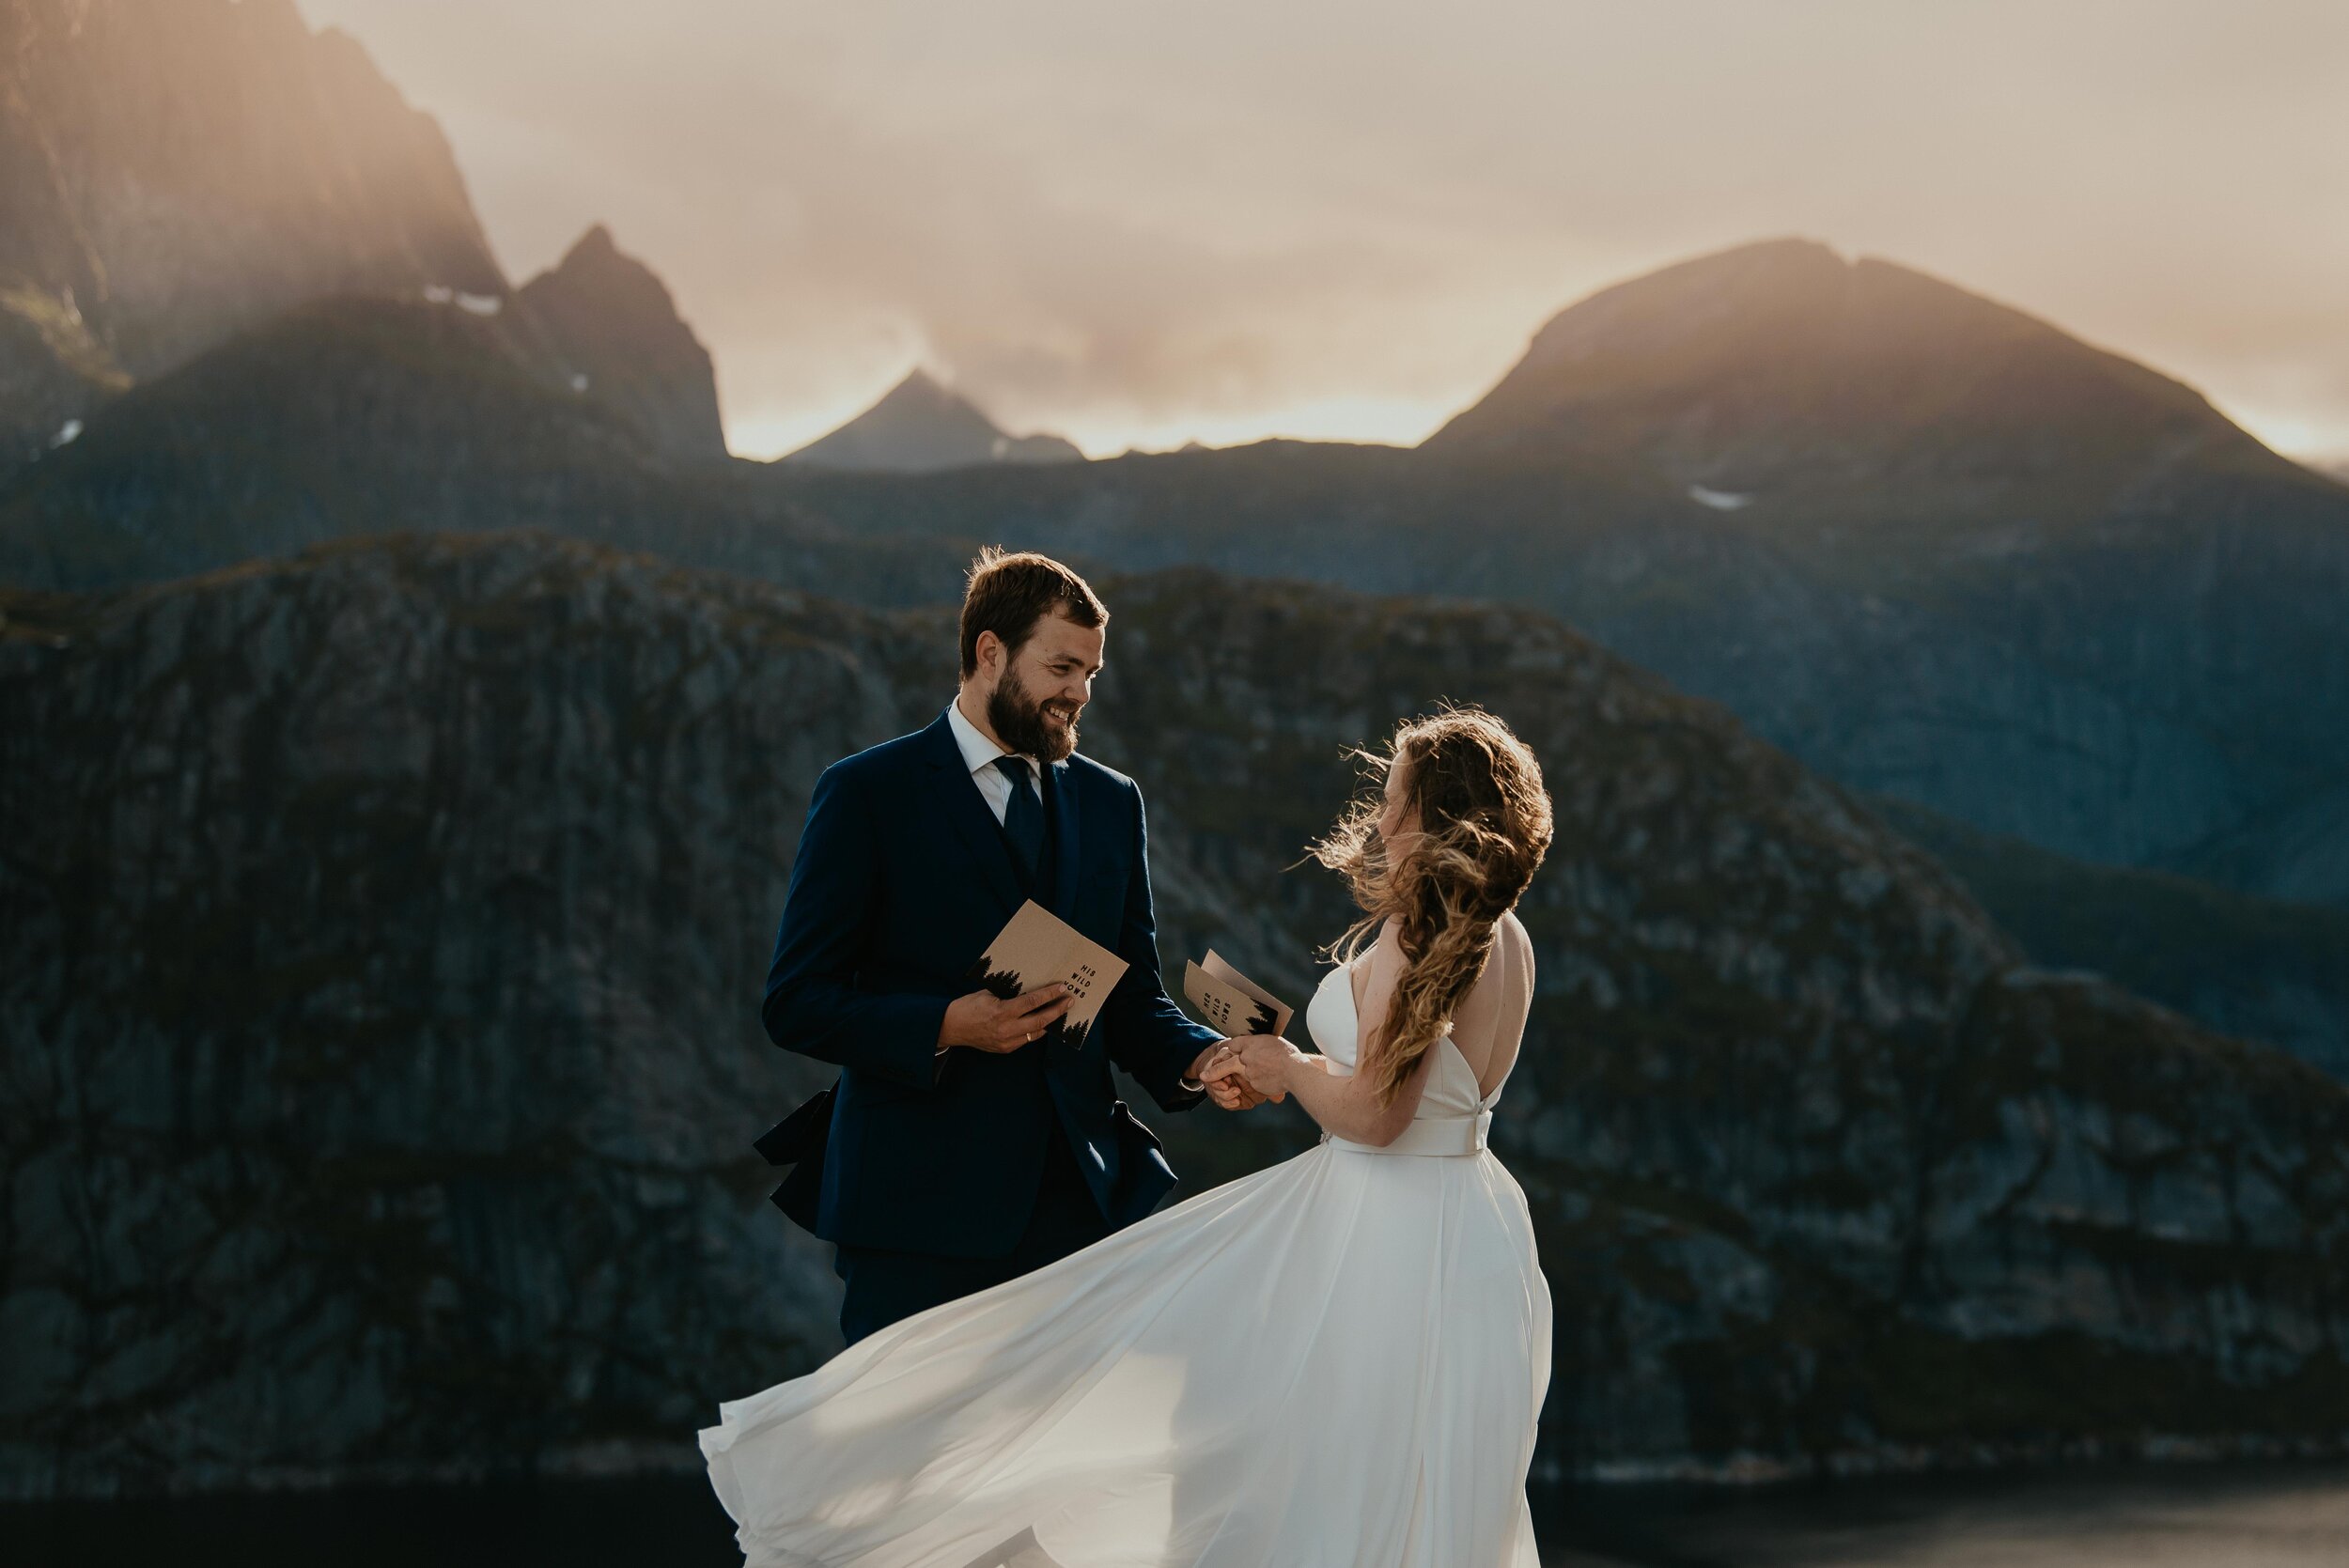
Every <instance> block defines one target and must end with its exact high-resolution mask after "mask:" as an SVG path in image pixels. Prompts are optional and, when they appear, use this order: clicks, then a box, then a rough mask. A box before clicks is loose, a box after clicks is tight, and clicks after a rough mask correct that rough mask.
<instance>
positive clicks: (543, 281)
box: [0, 0, 725, 480]
mask: <svg viewBox="0 0 2349 1568" xmlns="http://www.w3.org/2000/svg"><path fill="white" fill-rule="evenodd" d="M0 87H5V89H6V90H5V91H0V210H5V211H7V212H8V214H9V221H8V224H7V225H6V226H5V227H0V480H4V479H5V478H6V476H7V475H8V473H9V472H10V471H11V470H14V469H17V468H20V467H21V466H23V464H25V463H27V462H30V461H32V460H34V459H36V458H39V456H41V455H42V454H43V453H45V452H47V451H49V450H51V449H52V448H54V447H56V446H59V445H63V444H65V443H67V442H70V441H71V440H72V439H75V437H76V436H77V435H78V433H79V431H80V430H81V429H83V428H85V427H87V425H88V424H89V422H90V420H91V418H92V417H93V414H94V411H96V410H97V409H98V408H99V407H100V406H101V404H103V403H104V402H105V401H106V399H107V398H109V397H110V396H113V395H115V394H117V393H119V392H121V391H122V390H124V389H125V388H127V387H129V386H130V385H132V384H133V383H134V382H137V381H144V380H153V379H154V378H156V377H159V376H162V375H165V374H167V373H169V372H171V371H173V370H176V369H178V368H179V367H180V366H182V365H186V364H187V363H189V362H190V361H191V360H193V359H194V358H196V357H198V356H200V355H201V354H203V353H204V352H206V351H208V350H210V349H213V348H216V347H218V346H220V345H222V344H224V343H226V342H227V341H228V340H229V339H231V338H233V337H236V336H237V335H239V334H241V333H244V332H246V331H248V330H255V329H258V328H261V327H264V326H266V325H267V324H268V323H269V322H271V321H272V320H273V319H274V318H277V317H278V316H280V315H282V314H284V313H285V312H287V311H288V310H292V309H294V308H296V307H299V306H303V305H307V304H310V303H316V302H318V301H319V300H322V299H328V298H334V297H340V296H367V297H375V298H382V299H398V300H404V301H409V302H430V303H439V304H442V305H444V306H447V307H449V308H452V309H459V310H462V311H465V312H466V313H468V314H471V315H474V316H475V317H477V318H481V319H482V320H484V321H485V322H488V323H490V326H491V327H493V328H494V329H496V335H497V336H499V337H500V338H501V339H502V341H504V342H505V343H506V345H507V348H508V351H509V352H511V353H512V354H513V355H514V357H515V358H516V360H517V361H518V363H520V364H521V365H524V366H526V367H527V368H528V369H529V370H530V371H531V373H532V374H534V375H537V376H538V377H540V378H541V379H543V380H546V381H548V382H549V383H550V384H551V385H552V386H553V387H555V388H556V389H558V390H562V391H566V392H572V391H576V392H577V393H578V394H579V395H582V396H587V397H588V398H590V399H591V400H593V401H596V402H598V403H599V404H600V405H602V406H604V407H606V408H610V409H613V410H615V411H619V412H620V413H622V414H624V415H626V416H627V417H628V418H629V419H630V421H632V422H633V423H634V424H635V425H636V426H637V427H639V428H640V429H641V430H642V431H643V432H644V434H645V435H646V437H647V438H648V439H649V440H650V441H651V442H652V443H653V444H654V445H655V446H656V447H657V448H659V449H661V450H662V451H664V452H666V453H668V454H670V455H672V456H674V457H676V458H680V459H682V458H723V456H724V455H725V442H724V437H723V433H722V432H721V429H720V426H719V418H718V403H717V392H716V387H715V382H714V380H713V378H712V376H711V372H710V365H709V357H708V353H707V352H706V351H705V350H704V349H702V347H701V345H700V344H699V343H698V342H696V341H695V340H694V337H693V334H692V330H691V329H690V328H688V327H687V326H686V325H685V323H684V322H683V321H682V320H680V319H679V318H678V317H677V311H676V308H675V306H674V304H673V303H671V301H670V298H669V294H668V291H667V289H666V288H664V287H662V286H661V283H660V281H659V280H658V279H657V278H655V277H654V276H653V275H652V274H651V273H650V272H648V271H646V269H645V268H644V266H643V265H642V264H641V263H638V262H636V261H633V260H631V259H630V258H628V257H626V256H622V255H620V253H619V252H618V251H617V250H616V249H614V246H613V244H612V242H611V238H610V236H609V235H608V234H607V233H605V232H604V230H603V229H602V228H601V227H597V228H595V229H592V230H590V231H589V233H588V234H587V236H586V237H585V238H584V239H583V240H582V241H580V243H579V244H578V245H577V246H576V247H575V248H574V249H573V251H572V252H571V254H570V255H569V256H566V257H565V258H564V261H563V263H562V264H561V265H560V266H558V267H556V268H554V269H552V271H550V272H547V273H545V274H544V275H542V276H541V277H539V278H537V279H535V280H533V282H532V283H531V285H530V286H529V287H527V288H526V289H524V290H523V291H522V293H521V296H520V297H517V296H516V295H515V294H514V293H513V291H511V290H510V289H509V288H508V287H507V285H506V278H505V275H504V273H503V272H501V271H500V270H499V268H498V265H497V262H496V260H495V259H494V258H493V257H492V256H491V255H490V248H489V244H488V241H486V240H485V239H484V237H483V234H482V229H481V225H480V222H479V220H478V219H477V218H476V217H475V216H474V210H473V206H472V202H471V199H470V198H469V197H468V196H467V194H466V192H465V186H464V181H463V179H462V178H461V177H460V175H459V172H458V168H457V163H456V160H455V159H454V157H453V156H452V154H451V153H450V150H449V147H448V143H447V141H446V140H445V138H443V135H442V134H441V131H440V128H439V127H438V125H437V124H435V123H434V121H433V120H432V119H431V117H430V116H427V115H424V114H421V113H419V112H418V111H416V110H414V109H412V108H411V107H410V106H409V105H408V104H407V102H406V101H404V100H403V99H402V98H401V97H400V95H399V93H398V91H397V89H396V88H395V87H393V86H392V85H391V84H390V83H389V82H387V81H386V80H384V78H383V77H382V75H381V73H380V72H379V71H378V70H376V69H375V67H374V65H373V63H372V62H370V61H369V59H368V58H367V55H366V52H365V51H364V50H363V49H361V48H360V46H359V45H358V43H357V42H356V41H354V40H353V39H351V38H350V37H349V36H348V35H347V34H344V33H341V32H338V31H336V30H334V29H332V28H329V29H326V30H324V31H321V32H318V33H312V32H311V31H310V29H309V28H308V27H307V26H306V25H305V24H304V23H303V20H302V17H301V15H300V13H299V12H297V11H296V9H295V8H294V5H293V3H292V0H0Z"/></svg>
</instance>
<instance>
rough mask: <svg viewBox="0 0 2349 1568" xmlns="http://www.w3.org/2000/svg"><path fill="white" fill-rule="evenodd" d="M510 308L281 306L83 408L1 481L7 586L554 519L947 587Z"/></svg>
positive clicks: (948, 565)
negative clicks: (565, 368) (589, 364)
mask: <svg viewBox="0 0 2349 1568" xmlns="http://www.w3.org/2000/svg"><path fill="white" fill-rule="evenodd" d="M527 329H528V320H527V318H526V315H525V313H523V312H521V311H519V310H517V311H509V312H505V313H502V314H501V315H499V316H497V317H490V318H484V317H480V316H477V315H475V314H474V313H473V312H471V311H468V310H466V309H463V308H462V307H461V306H459V305H456V304H453V303H452V304H440V305H435V304H428V303H402V302H398V301H394V300H383V299H367V298H341V299H329V300H321V301H317V302H313V303H308V304H304V305H301V306H297V307H295V308H292V309H290V310H288V311H287V312H286V313H284V314H283V315H281V316H278V317H276V318H272V320H270V321H269V322H267V323H266V324H264V325H262V326H260V327H257V328H254V329H251V330H249V331H247V332H244V333H242V334H239V335H237V336H236V337H234V338H232V339H230V340H229V341H228V342H226V343H224V344H222V345H221V346H220V347H218V348H216V349H211V350H210V351H209V352H207V353H205V354H203V355H201V356H199V357H198V358H197V359H196V360H195V361H194V362H193V363H191V364H189V365H184V366H182V367H180V368H179V369H178V370H175V371H171V372H169V373H167V374H164V375H163V376H159V377H157V378H155V379H154V380H150V381H148V382H147V383H145V384H143V385H141V386H138V387H136V388H134V389H132V391H130V392H127V393H125V394H123V395H122V396H119V397H117V399H116V400H114V401H113V402H112V403H110V404H108V405H107V406H106V407H104V408H102V409H101V410H98V411H94V412H93V413H92V414H91V416H90V422H89V427H88V429H87V431H86V433H85V434H83V435H82V436H81V437H80V438H79V439H78V440H76V441H75V442H72V443H71V444H70V445H69V446H65V447H62V448H59V449H58V450H56V451H54V452H52V453H50V454H49V455H48V456H47V457H45V458H43V459H42V460H40V461H39V462H38V463H35V464H33V465H32V466H31V467H30V468H28V469H26V470H25V471H23V474H20V475H19V477H18V480H17V482H16V484H15V485H14V486H13V487H8V488H0V582H12V583H16V584H19V585H22V586H27V587H45V588H85V587H98V586H104V585H107V584H111V583H117V582H124V581H134V580H141V579H153V578H157V577H169V576H176V575H181V574H185V573H191V572H198V571H205V570H209V569H210V568H213V567H223V566H228V565H232V564H235V563H239V562H244V561H249V560H253V559H255V558H257V557H263V556H271V555H278V554H284V553H288V552H290V551H296V550H300V549H301V548H303V546H305V545H309V544H314V543H319V542H321V541H325V540H332V539H341V538H349V537H353V536H363V535H367V534H373V533H380V532H384V531H388V530H394V529H414V528H434V529H443V530H459V531H468V532H474V531H481V532H486V531H490V530H499V529H528V528H543V529H551V530H554V531H558V532H562V533H566V534H570V535H574V536H585V537H592V538H599V539H602V540H605V541H608V542H611V543H614V544H620V545H625V546H630V547H633V548H639V549H650V550H660V551H664V552H667V553H669V554H670V555H672V556H673V557H677V558H679V559H685V560H691V561H694V562H696V563H698V564H700V565H704V566H709V567H723V568H724V569H727V570H733V571H740V572H746V573H750V574H752V575H755V576H762V577H767V578H770V579H773V580H777V581H786V582H797V581H814V582H824V583H826V584H828V585H829V588H830V591H831V592H832V593H835V594H838V595H842V596H845V597H848V598H857V599H861V600H863V601H864V602H867V603H875V604H894V603H905V602H926V601H930V600H934V599H937V598H942V597H946V596H950V595H953V594H956V593H957V592H958V591H959V586H960V583H961V581H962V572H963V568H964V567H965V565H966V564H967V563H968V561H969V560H970V557H971V553H972V550H973V549H975V546H974V545H972V544H971V543H970V542H969V541H965V540H959V539H955V540H944V539H930V538H921V539H913V540H903V539H886V538H884V539H877V540H863V539H858V538H854V537H846V536H842V535H841V534H840V533H839V531H838V530H837V529H835V528H832V526H831V525H830V524H828V523H826V522H825V521H824V520H821V519H816V518H812V517H810V516H809V515H808V514H806V513H805V511H804V510H803V509H801V508H799V507H797V506H795V505H792V504H790V503H789V502H787V501H780V500H778V499H776V498H775V497H773V496H771V495H769V494H765V493H763V492H754V491H753V490H752V489H751V488H750V487H749V484H748V482H747V476H750V475H754V474H756V473H757V469H756V467H755V466H754V465H752V464H747V463H745V464H739V465H732V466H729V465H726V464H724V463H723V462H719V463H713V462H711V461H709V460H708V458H707V457H706V455H703V454H695V455H693V456H692V458H690V459H687V458H677V457H676V456H674V455H672V454H670V453H667V452H664V451H662V450H661V449H660V448H659V447H658V446H656V445H655V444H654V442H652V441H651V440H650V439H649V438H648V437H647V436H646V433H645V430H644V427H643V426H642V425H641V424H640V423H639V422H638V420H637V419H635V418H633V417H631V416H630V411H627V410H621V409H615V408H614V406H613V401H612V400H611V399H609V398H599V397H593V396H582V395H580V394H578V393H574V392H572V391H570V390H569V389H568V388H567V387H562V388H558V387H557V386H555V385H553V384H552V382H551V380H550V379H549V378H547V377H546V376H544V375H543V374H541V373H540V371H539V369H538V367H537V365H536V364H535V363H533V361H532V358H531V355H530V353H529V351H528V349H527V340H526V338H525V339H523V340H522V341H521V342H518V335H519V334H524V333H526V332H527Z"/></svg>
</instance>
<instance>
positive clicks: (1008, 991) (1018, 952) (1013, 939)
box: [973, 898, 1126, 1047]
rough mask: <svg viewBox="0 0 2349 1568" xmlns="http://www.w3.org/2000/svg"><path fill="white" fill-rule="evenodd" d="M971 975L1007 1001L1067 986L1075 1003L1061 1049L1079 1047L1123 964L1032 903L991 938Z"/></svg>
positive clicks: (1063, 1025) (1063, 1027)
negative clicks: (1056, 984)
mask: <svg viewBox="0 0 2349 1568" xmlns="http://www.w3.org/2000/svg"><path fill="white" fill-rule="evenodd" d="M973 972H974V974H975V975H976V976H977V977H978V979H979V984H980V985H982V986H986V987H987V989H988V991H990V992H992V993H993V994H995V995H996V996H999V997H1003V998H1004V999H1005V1000H1009V999H1010V998H1012V997H1016V996H1019V995H1020V994H1021V993H1022V992H1026V991H1033V990H1034V989H1035V988H1036V987H1037V986H1049V985H1050V984H1052V982H1054V981H1056V980H1061V981H1066V982H1067V983H1068V985H1069V986H1071V987H1073V988H1074V989H1075V991H1076V993H1077V999H1076V1001H1072V1002H1070V1003H1069V1004H1068V1011H1067V1012H1066V1013H1064V1014H1063V1015H1061V1020H1060V1023H1059V1024H1058V1025H1057V1027H1058V1028H1059V1030H1060V1032H1061V1042H1062V1044H1064V1045H1067V1046H1071V1047H1079V1046H1082V1045H1083V1044H1084V1040H1085V1035H1086V1033H1087V1032H1089V1031H1090V1030H1091V1029H1092V1028H1093V1020H1094V1019H1095V1018H1096V1017H1099V1016H1100V1012H1101V1008H1102V1005H1103V1004H1104V1003H1105V1002H1107V1001H1109V999H1110V992H1112V990H1114V989H1116V988H1117V982H1118V981H1119V980H1120V979H1121V978H1123V977H1124V975H1125V973H1126V960H1125V959H1123V958H1120V957H1119V956H1118V955H1116V954H1114V953H1112V952H1111V951H1110V950H1109V949H1108V948H1106V947H1103V946H1102V945H1101V944H1100V943H1099V942H1097V941H1095V940H1094V939H1092V938H1090V937H1088V936H1086V935H1085V934H1084V933H1083V932H1081V931H1080V930H1078V929H1077V928H1076V927H1075V926H1073V925H1071V924H1068V923H1067V922H1066V921H1065V920H1063V919H1061V918H1060V916H1058V915H1056V914H1054V913H1052V911H1051V910H1050V909H1048V908H1045V907H1044V906H1043V905H1041V904H1038V903H1037V902H1036V901H1035V900H1034V899H1033V898H1031V899H1029V900H1028V901H1027V902H1025V903H1023V904H1021V905H1020V906H1019V909H1018V911H1017V912H1015V913H1014V914H1013V915H1012V917H1011V920H1010V921H1009V922H1008V923H1007V924H1005V925H1004V926H1003V929H1002V930H1001V931H998V932H997V933H995V939H994V940H993V941H991V942H989V943H988V948H987V952H986V954H985V955H982V956H981V957H980V959H979V962H978V965H977V967H976V969H975V970H974V971H973Z"/></svg>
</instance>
